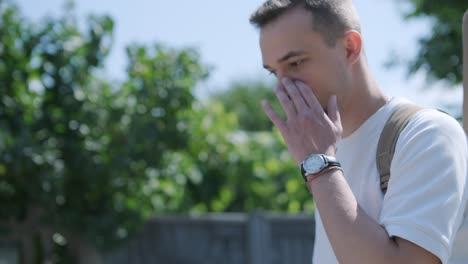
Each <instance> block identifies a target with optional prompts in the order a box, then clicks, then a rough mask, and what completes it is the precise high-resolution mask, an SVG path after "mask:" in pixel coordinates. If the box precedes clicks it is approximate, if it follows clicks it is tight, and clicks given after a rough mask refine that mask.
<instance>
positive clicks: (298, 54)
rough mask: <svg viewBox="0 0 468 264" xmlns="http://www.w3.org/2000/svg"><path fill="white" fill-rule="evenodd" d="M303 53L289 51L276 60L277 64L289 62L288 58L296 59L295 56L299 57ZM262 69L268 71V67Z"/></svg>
mask: <svg viewBox="0 0 468 264" xmlns="http://www.w3.org/2000/svg"><path fill="white" fill-rule="evenodd" d="M304 53H305V51H303V50H293V51H290V52H288V53H287V54H286V55H284V56H283V57H281V58H279V59H278V61H277V62H278V63H282V62H284V61H287V60H289V59H290V58H292V57H297V56H301V55H303V54H304ZM263 68H265V69H270V67H269V66H268V65H263Z"/></svg>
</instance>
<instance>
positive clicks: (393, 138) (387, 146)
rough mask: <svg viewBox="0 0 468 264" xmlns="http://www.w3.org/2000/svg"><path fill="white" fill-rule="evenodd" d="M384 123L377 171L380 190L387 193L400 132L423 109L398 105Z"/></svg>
mask: <svg viewBox="0 0 468 264" xmlns="http://www.w3.org/2000/svg"><path fill="white" fill-rule="evenodd" d="M395 108H396V109H395V110H394V111H393V113H392V114H391V115H390V117H389V118H388V120H387V123H385V126H384V128H383V130H382V132H381V134H380V138H379V143H378V145H377V156H376V162H377V170H378V171H379V175H380V189H381V190H382V192H383V194H385V193H386V192H387V187H388V181H389V180H390V166H391V164H392V159H393V155H394V154H395V147H396V143H397V141H398V138H399V136H400V133H401V131H403V129H404V128H405V127H406V125H408V123H409V121H410V120H411V117H413V115H414V114H415V113H416V112H418V111H419V110H421V109H424V107H422V106H419V105H415V104H408V103H405V104H399V105H397V106H395Z"/></svg>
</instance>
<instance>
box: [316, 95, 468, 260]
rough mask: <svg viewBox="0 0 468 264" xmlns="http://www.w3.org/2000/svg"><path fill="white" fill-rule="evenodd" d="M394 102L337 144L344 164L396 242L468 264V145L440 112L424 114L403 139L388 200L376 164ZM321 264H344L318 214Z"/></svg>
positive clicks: (369, 211) (364, 204) (363, 201)
mask: <svg viewBox="0 0 468 264" xmlns="http://www.w3.org/2000/svg"><path fill="white" fill-rule="evenodd" d="M403 102H408V101H406V100H405V99H401V98H396V99H392V100H391V101H390V102H388V103H387V104H386V105H385V106H383V107H382V108H381V109H379V110H378V111H377V112H376V113H374V114H373V115H372V116H371V117H370V118H369V119H368V120H366V121H365V122H364V124H363V125H361V127H359V128H358V129H357V130H356V131H355V132H354V133H353V134H351V135H350V136H348V137H346V138H343V139H342V140H341V141H340V142H338V145H337V147H338V150H337V154H336V156H337V159H338V160H339V161H340V163H341V165H342V167H343V171H344V176H345V178H346V180H347V181H348V184H349V186H350V187H351V190H352V192H353V193H354V195H355V196H356V199H357V201H358V203H359V204H360V205H361V207H362V208H363V209H364V211H365V212H366V213H367V214H368V215H369V216H370V217H372V218H373V219H375V220H376V221H377V222H378V223H379V224H380V225H382V226H383V227H385V229H386V230H387V232H388V234H389V235H390V236H398V237H401V238H404V239H406V240H409V241H411V242H413V243H415V244H417V245H419V246H421V247H423V248H425V249H426V250H428V251H430V252H432V253H433V254H435V255H436V256H438V257H439V258H440V259H441V260H442V263H450V264H461V263H465V264H466V263H468V217H466V211H467V209H466V206H467V204H466V200H467V194H468V185H467V163H468V154H467V152H468V151H467V142H466V136H465V133H464V131H463V129H462V128H461V126H460V125H459V124H458V122H457V121H456V120H454V119H453V118H451V117H449V116H448V115H446V114H444V113H441V112H439V111H437V110H433V109H424V110H421V111H419V112H417V113H416V114H415V115H414V116H413V118H412V119H411V120H410V122H409V123H408V125H407V127H406V128H405V129H404V130H403V131H402V133H401V134H400V137H399V139H398V142H397V145H396V149H395V154H394V157H393V161H392V164H391V168H390V173H391V177H390V181H389V184H388V190H387V193H386V194H385V196H384V195H383V193H382V191H381V189H380V177H379V174H378V171H377V165H376V161H375V156H376V151H377V143H378V140H379V137H380V133H381V131H382V129H383V127H384V125H385V122H386V121H387V119H388V118H389V117H390V114H391V113H392V112H393V109H394V107H395V106H396V105H397V104H399V103H403ZM315 221H316V232H315V245H314V254H313V263H314V264H333V263H338V261H337V259H336V257H335V255H334V253H333V249H332V247H331V245H330V242H329V240H328V238H327V235H326V233H325V230H324V227H323V225H322V222H321V219H320V214H319V212H318V210H316V213H315Z"/></svg>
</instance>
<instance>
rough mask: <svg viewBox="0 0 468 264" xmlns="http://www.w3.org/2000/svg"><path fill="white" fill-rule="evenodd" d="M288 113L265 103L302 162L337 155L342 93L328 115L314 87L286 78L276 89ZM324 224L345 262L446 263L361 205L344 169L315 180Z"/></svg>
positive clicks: (314, 191) (313, 184)
mask: <svg viewBox="0 0 468 264" xmlns="http://www.w3.org/2000/svg"><path fill="white" fill-rule="evenodd" d="M275 93H276V95H277V97H278V100H279V102H280V104H281V106H282V108H283V110H284V111H285V112H286V116H287V120H282V119H281V118H280V117H279V115H278V114H277V113H276V112H274V110H273V109H272V108H271V106H270V105H269V104H268V103H267V102H264V103H263V106H264V110H265V112H266V113H267V115H268V116H269V118H270V119H271V121H272V122H273V123H274V124H275V126H276V127H277V128H278V129H279V130H280V132H281V134H282V136H283V138H284V139H285V142H286V144H287V146H288V149H289V152H290V153H291V155H292V156H293V158H294V159H295V160H296V162H297V163H298V164H300V162H301V161H302V159H304V158H305V157H306V156H307V155H309V154H311V153H322V154H326V155H332V156H334V155H335V152H336V142H337V140H338V139H339V138H340V137H341V134H342V127H341V120H340V116H339V112H338V107H337V103H336V97H334V96H333V97H332V99H331V100H330V101H329V103H328V109H327V114H325V112H324V110H323V109H322V107H321V106H320V103H319V102H318V100H317V98H316V97H315V95H314V94H313V93H312V91H311V90H310V89H309V88H308V87H307V86H306V85H305V84H303V83H301V82H292V81H291V80H288V79H285V80H283V85H278V87H277V88H276V90H275ZM309 188H310V190H311V193H312V194H313V196H314V197H315V203H316V206H317V208H318V210H319V211H320V216H321V218H322V222H323V225H324V227H325V230H326V232H327V235H328V238H329V240H330V242H331V244H332V247H333V249H334V252H335V255H336V256H337V258H338V260H339V261H340V263H343V264H347V263H359V264H362V263H364V264H365V263H372V264H374V263H383V264H385V263H392V264H393V263H412V264H414V263H416V264H417V263H424V264H428V263H429V264H431V263H440V262H441V261H440V260H439V259H438V258H437V257H436V256H435V255H433V254H432V253H430V252H429V251H427V250H425V249H423V248H421V247H419V246H417V245H415V244H413V243H411V242H409V241H406V240H404V239H401V238H391V237H390V236H389V235H388V234H387V232H386V231H385V229H384V228H383V227H382V226H380V225H379V224H378V223H377V222H376V221H375V220H373V219H372V218H370V217H369V216H368V215H367V214H366V213H365V212H364V210H363V209H362V208H361V207H360V206H359V204H358V202H357V200H356V197H355V196H354V194H353V193H352V191H351V189H350V187H349V185H348V184H347V182H346V180H345V178H344V177H343V174H342V172H340V171H331V172H328V173H326V174H323V175H321V176H320V177H319V178H317V179H315V180H313V181H312V182H311V183H310V184H309Z"/></svg>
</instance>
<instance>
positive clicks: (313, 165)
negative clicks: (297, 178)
mask: <svg viewBox="0 0 468 264" xmlns="http://www.w3.org/2000/svg"><path fill="white" fill-rule="evenodd" d="M324 166H325V160H324V159H323V157H322V156H321V155H313V156H309V157H308V158H306V159H305V161H304V164H303V167H304V170H305V171H306V172H307V173H317V172H319V171H320V170H321V169H322V168H323V167H324Z"/></svg>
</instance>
